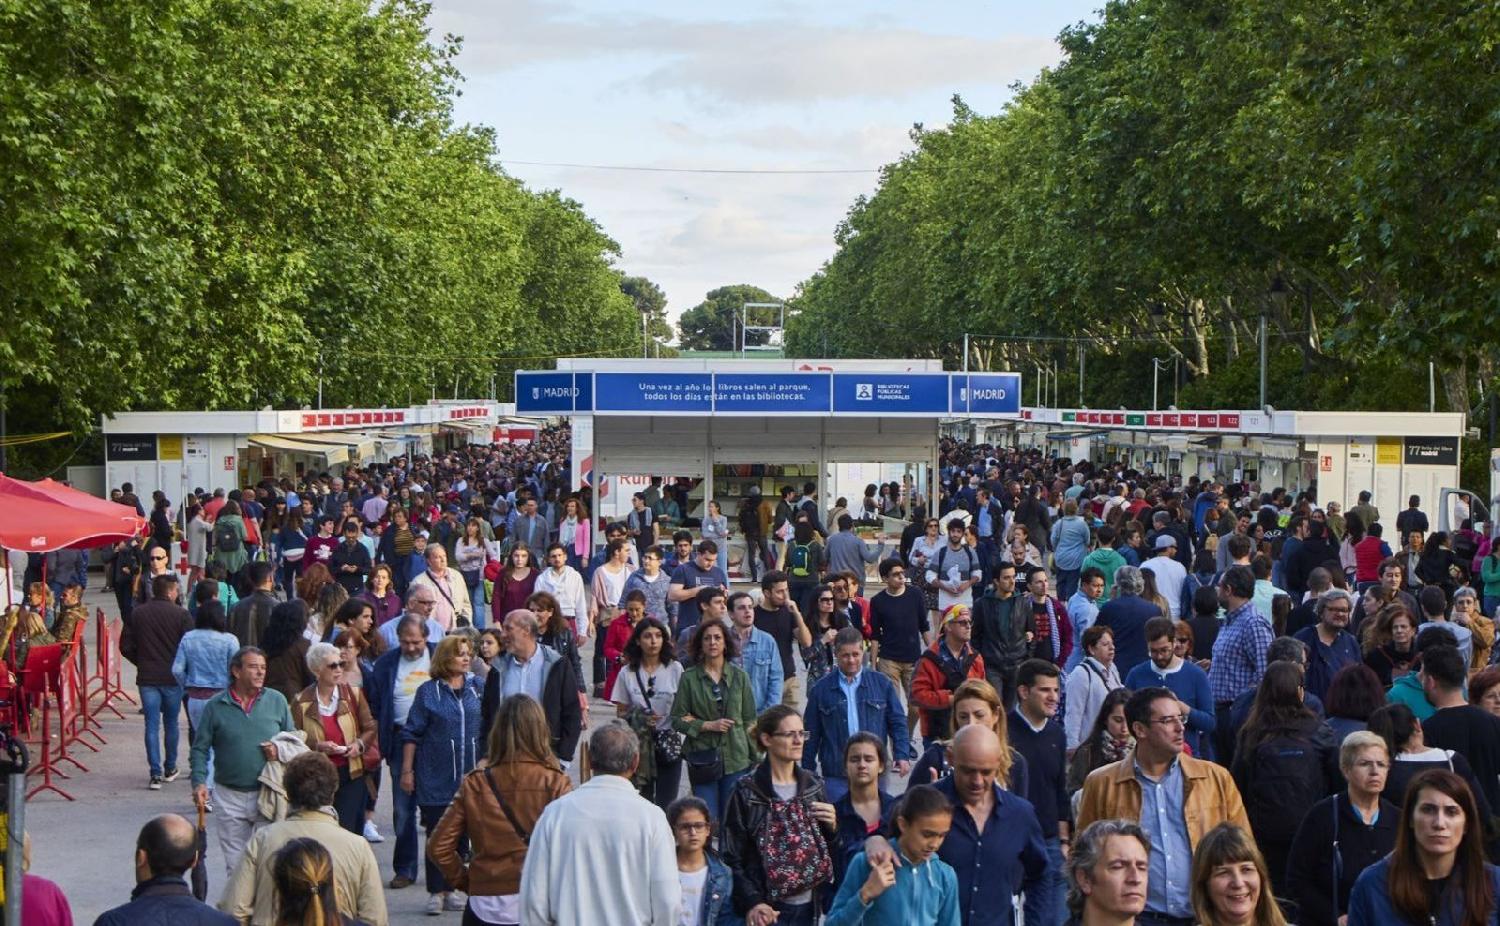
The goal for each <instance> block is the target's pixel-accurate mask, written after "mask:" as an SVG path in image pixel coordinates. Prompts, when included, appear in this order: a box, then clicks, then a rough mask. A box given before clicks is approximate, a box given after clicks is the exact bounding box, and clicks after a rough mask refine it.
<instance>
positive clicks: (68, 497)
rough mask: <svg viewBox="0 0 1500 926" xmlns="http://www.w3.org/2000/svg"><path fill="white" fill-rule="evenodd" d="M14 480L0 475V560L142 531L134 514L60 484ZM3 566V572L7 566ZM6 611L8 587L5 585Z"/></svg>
mask: <svg viewBox="0 0 1500 926" xmlns="http://www.w3.org/2000/svg"><path fill="white" fill-rule="evenodd" d="M45 482H46V483H51V485H46V484H44V483H34V482H26V481H24V480H21V479H12V478H11V477H9V476H6V475H5V474H4V473H0V548H3V549H0V554H3V555H6V556H7V557H8V554H5V553H4V551H8V550H17V551H20V552H23V553H51V552H52V551H54V550H63V549H68V548H84V547H100V546H104V545H106V544H110V543H114V542H115V541H118V540H129V539H130V538H131V537H134V536H136V535H138V534H140V533H141V532H142V531H144V530H145V529H146V519H145V518H143V517H141V516H140V515H138V514H136V513H135V509H134V508H127V507H126V506H124V505H117V504H115V503H114V502H110V501H105V500H104V499H101V498H94V497H93V496H91V495H88V494H86V493H84V492H79V491H78V490H76V489H70V488H68V487H67V486H64V485H62V484H60V483H55V482H52V481H51V480H45ZM8 565H9V564H8V562H7V566H8ZM5 596H6V602H5V604H6V607H9V606H10V604H11V601H10V583H9V582H6V583H5Z"/></svg>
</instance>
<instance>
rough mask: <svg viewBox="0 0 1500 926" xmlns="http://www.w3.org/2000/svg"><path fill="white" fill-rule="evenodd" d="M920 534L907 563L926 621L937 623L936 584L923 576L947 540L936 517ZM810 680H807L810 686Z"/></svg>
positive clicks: (931, 623) (928, 522)
mask: <svg viewBox="0 0 1500 926" xmlns="http://www.w3.org/2000/svg"><path fill="white" fill-rule="evenodd" d="M923 528H924V529H923V533H922V536H920V537H918V538H917V539H916V540H915V541H913V542H912V545H911V552H910V553H908V554H907V557H906V561H907V565H909V566H911V567H912V573H913V575H915V576H916V577H917V581H918V582H919V583H920V584H921V588H922V603H923V604H924V605H926V606H927V622H928V624H929V625H931V626H936V625H937V619H938V593H937V586H935V585H929V584H928V583H927V580H926V579H925V578H923V577H924V576H926V575H927V564H928V563H936V562H937V561H938V554H939V553H940V552H942V549H943V547H944V546H945V545H946V543H947V541H945V540H944V539H943V531H942V525H941V524H939V523H938V519H937V518H928V519H927V523H926V524H924V525H923ZM811 685H812V682H808V686H809V687H811Z"/></svg>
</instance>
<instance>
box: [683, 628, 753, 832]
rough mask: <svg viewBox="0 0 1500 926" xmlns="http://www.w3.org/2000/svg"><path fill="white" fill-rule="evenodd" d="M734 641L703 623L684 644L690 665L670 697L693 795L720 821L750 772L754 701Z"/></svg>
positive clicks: (722, 631) (722, 629)
mask: <svg viewBox="0 0 1500 926" xmlns="http://www.w3.org/2000/svg"><path fill="white" fill-rule="evenodd" d="M736 645H737V644H736V638H735V637H734V636H733V635H732V634H731V633H730V632H729V630H728V628H726V627H725V626H724V625H723V624H722V623H720V622H718V621H703V622H701V623H699V625H698V629H697V630H696V631H694V633H693V635H692V637H691V638H689V641H688V654H689V655H690V656H691V658H692V661H693V667H692V668H691V669H688V670H687V671H686V672H684V673H683V675H682V678H681V679H680V680H679V682H678V688H677V695H676V697H674V698H673V699H672V727H673V729H675V730H676V731H677V732H678V733H681V734H682V735H683V738H684V739H683V743H682V757H683V761H684V762H685V763H686V765H687V772H688V782H689V783H690V784H691V785H692V788H693V795H694V796H695V797H697V798H698V799H700V800H702V801H703V802H704V803H705V804H707V805H708V809H709V814H710V816H712V817H713V818H714V819H716V820H721V819H723V817H722V813H723V810H724V807H725V806H726V805H727V804H728V802H729V797H730V794H731V793H732V792H733V789H734V786H735V783H736V782H738V781H739V779H740V778H742V777H744V775H745V773H746V772H747V771H748V770H749V768H750V761H751V747H750V732H749V731H750V728H751V725H752V724H754V723H755V699H754V696H753V694H752V692H751V686H750V676H749V675H747V674H746V673H745V670H744V669H741V668H740V667H739V666H737V665H735V664H734V661H733V660H734V656H735V653H736V652H737V650H736Z"/></svg>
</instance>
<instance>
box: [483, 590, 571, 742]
mask: <svg viewBox="0 0 1500 926" xmlns="http://www.w3.org/2000/svg"><path fill="white" fill-rule="evenodd" d="M537 594H538V595H541V594H543V593H542V592H537ZM541 631H542V626H541V621H540V620H539V619H538V618H537V615H536V614H535V613H534V612H532V611H527V610H524V609H523V610H520V611H512V612H510V613H509V614H507V615H505V622H504V623H503V624H501V635H502V637H503V639H504V640H505V652H503V653H501V654H500V655H499V656H497V657H495V660H494V661H493V662H491V663H490V671H489V672H488V673H487V674H486V675H485V677H484V693H483V697H482V699H481V702H480V729H481V730H488V729H489V728H490V725H491V724H492V723H493V722H494V717H495V713H496V711H498V710H499V707H500V702H501V701H502V700H504V699H505V698H508V697H510V696H511V695H514V694H525V695H529V696H530V697H531V698H532V700H534V701H536V702H537V703H538V704H540V705H541V706H542V712H543V713H544V714H545V715H546V717H547V728H548V729H549V730H550V731H551V734H552V751H553V753H554V754H555V755H556V756H557V758H558V761H559V762H561V763H562V764H563V767H564V768H567V766H568V763H569V762H571V761H572V759H573V752H574V750H576V749H577V748H578V738H579V736H580V735H581V734H582V732H583V711H582V707H581V705H580V703H579V695H578V680H577V678H576V677H575V676H574V674H573V664H572V663H571V662H570V661H569V660H568V659H566V658H565V657H564V656H563V655H562V654H561V653H559V652H558V651H557V650H555V649H553V648H552V647H550V646H546V645H545V644H543V643H542V640H541V636H542V634H541Z"/></svg>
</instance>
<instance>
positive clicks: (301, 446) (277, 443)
mask: <svg viewBox="0 0 1500 926" xmlns="http://www.w3.org/2000/svg"><path fill="white" fill-rule="evenodd" d="M303 437H304V435H300V434H299V435H297V436H296V437H286V436H283V435H281V434H251V435H250V437H249V441H250V443H251V444H253V445H255V446H256V447H264V448H266V449H267V450H285V451H287V452H288V453H303V454H307V455H308V456H313V457H322V458H323V462H324V465H325V466H336V465H338V464H339V463H346V462H348V460H349V448H348V447H347V446H345V445H343V444H330V443H315V442H313V441H309V440H304V439H303Z"/></svg>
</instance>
